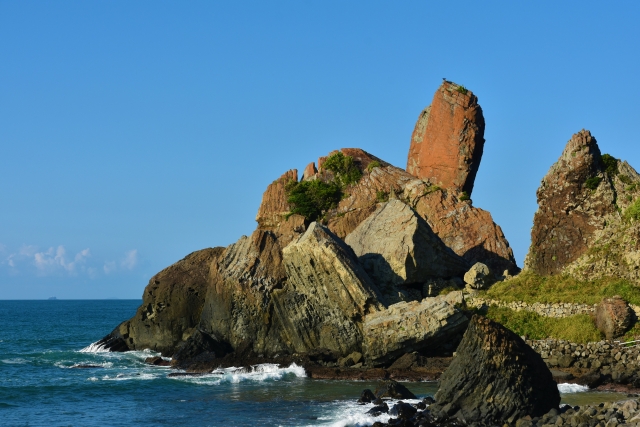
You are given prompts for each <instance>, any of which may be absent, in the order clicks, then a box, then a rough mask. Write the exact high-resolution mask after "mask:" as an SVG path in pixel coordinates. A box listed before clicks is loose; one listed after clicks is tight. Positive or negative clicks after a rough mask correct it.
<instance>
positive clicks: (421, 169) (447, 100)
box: [407, 81, 484, 195]
mask: <svg viewBox="0 0 640 427" xmlns="http://www.w3.org/2000/svg"><path fill="white" fill-rule="evenodd" d="M483 148H484V117H483V116H482V108H480V105H478V98H477V97H476V96H475V95H474V94H473V93H472V92H471V91H468V90H466V89H464V88H462V86H460V85H457V84H455V83H453V82H449V81H444V82H443V83H442V85H441V86H440V87H439V88H438V90H437V91H436V93H435V95H434V97H433V101H432V102H431V105H430V106H429V107H427V108H426V109H425V110H423V111H422V113H420V116H419V117H418V122H417V123H416V126H415V129H414V131H413V134H412V135H411V146H410V148H409V156H408V159H407V172H409V173H410V174H412V175H414V176H416V177H418V178H421V179H426V180H429V181H430V182H432V183H433V184H435V185H438V186H440V187H442V188H446V189H453V190H456V191H460V192H461V191H465V192H466V193H467V194H468V195H471V192H472V191H473V183H474V180H475V177H476V173H477V172H478V167H479V166H480V160H481V158H482V151H483Z"/></svg>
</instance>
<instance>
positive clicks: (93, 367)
mask: <svg viewBox="0 0 640 427" xmlns="http://www.w3.org/2000/svg"><path fill="white" fill-rule="evenodd" d="M70 368H71V369H103V368H104V366H101V365H89V364H77V365H73V366H70Z"/></svg>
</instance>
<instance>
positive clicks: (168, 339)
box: [99, 247, 224, 356]
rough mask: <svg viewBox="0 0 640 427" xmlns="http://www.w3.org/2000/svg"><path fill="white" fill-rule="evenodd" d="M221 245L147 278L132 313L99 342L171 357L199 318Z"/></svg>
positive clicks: (109, 346)
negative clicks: (128, 318)
mask: <svg viewBox="0 0 640 427" xmlns="http://www.w3.org/2000/svg"><path fill="white" fill-rule="evenodd" d="M223 251H224V248H220V247H218V248H209V249H203V250H201V251H196V252H193V253H191V254H189V255H187V256H186V257H184V258H183V259H182V260H180V261H178V262H176V263H175V264H173V265H171V266H169V267H167V268H165V269H164V270H162V271H161V272H159V273H158V274H156V275H155V276H153V277H152V278H151V280H149V284H148V285H147V287H146V288H145V290H144V293H143V294H142V305H141V306H140V307H139V308H138V311H137V312H136V314H135V316H133V317H132V318H131V319H130V320H127V321H125V322H122V323H121V324H120V325H118V327H116V329H114V331H113V332H112V333H111V334H109V335H107V336H106V337H105V338H103V339H102V341H101V342H100V343H99V344H102V345H104V346H105V348H108V349H113V350H114V351H127V350H142V349H146V348H148V349H151V350H155V351H158V352H161V353H162V354H163V355H164V356H171V355H172V354H173V352H174V351H175V349H176V347H177V346H178V344H180V343H181V342H182V341H183V340H185V339H187V338H188V337H189V336H190V335H191V333H192V332H193V331H194V329H195V327H196V326H197V325H198V323H199V321H200V313H201V312H202V307H203V305H204V301H205V295H206V293H207V285H208V284H209V279H210V277H209V270H210V265H211V264H212V263H215V262H216V261H217V259H218V258H219V257H220V255H221V254H222V252H223Z"/></svg>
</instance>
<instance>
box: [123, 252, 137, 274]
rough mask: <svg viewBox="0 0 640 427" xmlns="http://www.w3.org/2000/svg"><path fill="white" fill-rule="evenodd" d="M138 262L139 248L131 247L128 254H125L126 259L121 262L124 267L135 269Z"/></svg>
mask: <svg viewBox="0 0 640 427" xmlns="http://www.w3.org/2000/svg"><path fill="white" fill-rule="evenodd" d="M137 264H138V250H137V249H131V250H130V251H127V252H126V254H125V257H124V259H123V260H122V262H121V263H120V265H121V266H122V267H123V268H126V269H127V270H133V267H135V266H136V265H137Z"/></svg>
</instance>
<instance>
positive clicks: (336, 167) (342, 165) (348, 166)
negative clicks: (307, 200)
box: [322, 151, 362, 187]
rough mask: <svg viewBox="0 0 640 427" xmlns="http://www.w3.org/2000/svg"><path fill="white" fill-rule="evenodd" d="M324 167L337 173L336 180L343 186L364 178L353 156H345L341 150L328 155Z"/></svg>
mask: <svg viewBox="0 0 640 427" xmlns="http://www.w3.org/2000/svg"><path fill="white" fill-rule="evenodd" d="M322 167H323V168H324V169H327V170H330V171H331V172H333V174H334V175H335V181H336V182H337V183H339V184H340V186H341V187H346V186H347V185H349V184H355V183H356V182H358V181H360V178H362V172H360V169H358V167H357V166H356V164H355V162H354V161H353V157H351V156H345V155H344V154H342V153H341V152H340V151H338V152H337V153H335V154H332V155H330V156H329V157H327V160H325V161H324V163H323V164H322Z"/></svg>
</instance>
